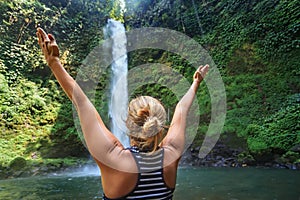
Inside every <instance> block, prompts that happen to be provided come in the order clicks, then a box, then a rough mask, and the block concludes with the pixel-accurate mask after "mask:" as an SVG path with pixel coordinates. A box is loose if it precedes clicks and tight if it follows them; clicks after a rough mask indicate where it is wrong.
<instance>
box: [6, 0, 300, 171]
mask: <svg viewBox="0 0 300 200" xmlns="http://www.w3.org/2000/svg"><path fill="white" fill-rule="evenodd" d="M117 2H118V1H111V0H105V1H104V0H93V1H84V0H72V1H69V0H60V1H46V0H28V1H17V0H2V1H0V13H1V14H0V20H1V24H0V36H1V37H0V46H1V48H2V51H0V130H1V133H0V136H1V137H0V152H1V154H0V155H1V157H0V160H1V161H0V163H1V164H4V165H6V166H8V165H9V163H10V162H11V160H12V159H14V158H16V157H17V156H22V157H23V158H24V159H26V160H32V159H33V158H35V157H37V158H35V159H34V160H35V161H37V162H40V161H41V160H42V159H45V158H46V157H47V158H49V157H51V158H57V157H64V156H67V155H68V154H69V153H70V152H73V153H74V156H78V155H80V153H79V152H80V151H81V152H83V151H84V150H83V148H82V145H81V141H80V140H79V139H78V137H77V130H76V129H75V127H74V120H73V117H72V105H71V103H70V102H69V100H68V99H67V97H66V96H65V95H64V94H63V92H62V91H61V90H60V89H58V87H59V86H58V84H57V82H56V81H54V80H53V76H52V75H51V73H50V70H49V69H48V68H47V67H46V65H45V62H44V61H43V57H42V55H41V52H40V49H39V47H38V45H37V41H36V36H35V32H36V27H37V26H39V25H40V26H41V27H42V28H44V29H45V30H46V31H47V32H51V33H53V34H54V36H55V37H56V39H57V41H58V44H59V46H60V49H61V52H62V54H61V55H62V56H61V60H62V63H63V64H64V66H65V68H66V69H67V71H68V72H69V73H70V74H71V75H72V76H73V77H75V76H76V74H77V70H78V68H79V67H80V66H81V64H82V60H84V58H85V57H86V56H87V55H88V54H89V52H90V51H91V50H92V49H93V48H94V47H95V46H97V45H98V44H99V42H100V41H101V40H102V39H103V34H102V28H103V27H104V25H105V24H106V19H107V18H108V17H113V18H115V19H120V20H123V19H124V21H125V23H126V26H127V28H128V29H132V28H138V27H144V26H153V27H165V28H170V29H174V30H178V31H180V32H182V33H184V34H187V35H188V36H190V37H192V38H193V39H195V40H196V41H198V42H199V43H200V44H202V45H203V47H204V48H205V49H207V50H208V51H209V53H210V55H211V56H212V57H213V59H214V62H215V63H216V64H217V65H218V67H219V69H220V71H221V74H222V76H223V80H224V83H225V87H226V92H227V105H228V112H227V119H226V123H225V127H224V132H225V133H230V134H236V135H237V136H238V137H243V138H245V140H247V144H248V148H249V150H250V151H251V152H252V153H268V152H273V151H276V152H277V153H278V152H279V153H281V154H283V155H285V156H283V158H284V159H285V158H286V159H291V160H295V159H297V156H298V155H296V154H291V153H286V152H289V151H288V150H289V149H290V148H292V147H293V146H295V145H297V144H299V140H300V139H299V138H300V136H299V126H298V124H299V123H298V121H299V111H298V110H299V101H294V100H290V101H288V102H287V103H285V104H284V105H282V102H284V101H285V100H286V99H287V97H288V96H291V95H293V94H296V93H299V89H300V84H299V75H300V74H299V59H298V57H299V36H298V35H299V27H300V26H299V23H300V21H299V19H300V17H299V12H298V10H299V2H298V1H297V0H290V1H281V0H276V1H268V0H262V1H258V0H254V1H245V0H240V1H236V0H221V1H219V0H205V1H195V6H193V5H192V2H191V1H181V0H174V1H145V2H144V1H133V0H129V1H127V3H128V5H129V6H128V11H127V12H126V13H122V12H121V10H120V4H119V3H117ZM170 11H171V12H170ZM123 14H124V16H123ZM155 62H159V63H161V64H165V65H166V66H168V67H169V68H170V69H172V70H174V71H176V72H178V73H180V74H181V75H182V76H183V79H185V80H186V81H187V82H191V80H192V75H193V73H194V70H195V69H194V68H193V67H191V64H193V63H187V62H185V61H184V59H182V58H181V57H179V56H178V55H174V54H172V53H169V52H163V51H161V50H155V49H151V50H147V51H143V50H141V51H136V52H133V53H130V55H129V67H130V68H129V69H133V67H134V66H138V65H140V64H144V63H155ZM167 73H168V72H167V71H161V72H157V71H156V72H155V73H154V71H153V72H152V71H151V72H149V74H154V75H153V77H152V78H153V79H154V80H155V81H156V82H155V83H150V84H145V85H143V86H140V87H138V88H135V91H134V92H133V93H132V97H135V96H137V95H151V96H154V97H157V98H159V99H160V100H161V101H162V102H163V104H164V105H165V107H166V108H167V110H168V111H169V116H172V114H173V111H174V108H175V105H176V103H177V101H178V100H179V99H178V97H176V96H175V94H174V91H173V89H174V88H172V89H170V88H168V87H166V86H165V85H164V83H165V82H166V81H167V82H169V83H171V85H177V82H175V80H170V79H168V78H167V76H164V75H165V74H167ZM109 76H110V74H109V73H107V74H105V75H103V77H101V78H100V80H99V84H98V88H97V92H96V97H97V98H96V99H97V101H95V102H94V103H95V105H96V107H97V109H98V111H99V112H100V113H101V114H103V115H106V113H107V107H108V106H107V101H106V99H105V96H106V95H107V94H105V92H106V91H107V90H106V89H107V85H108V82H109ZM139 78H140V79H143V77H136V81H139ZM140 81H143V80H140ZM175 89H177V90H179V91H185V90H186V88H185V87H183V86H182V85H180V84H179V86H178V88H175ZM297 98H298V97H294V98H292V99H297ZM103 99H105V100H104V101H102V100H103ZM197 99H198V103H199V107H200V108H201V109H200V110H199V111H198V113H197V114H199V115H200V121H201V122H200V126H199V128H198V130H197V132H198V133H199V134H198V135H197V137H196V141H195V142H194V144H195V145H194V146H197V145H200V144H201V140H202V139H203V134H204V133H205V132H206V131H207V125H208V123H209V122H210V106H211V105H210V97H209V93H208V91H207V88H206V87H205V85H204V84H202V86H201V88H200V91H199V92H198V93H197ZM104 121H105V123H107V124H108V119H107V118H105V117H104ZM194 131H196V130H194ZM75 150H76V151H75ZM245 151H247V149H245ZM244 156H245V157H247V156H250V155H248V154H247V155H246V154H245V155H244ZM241 157H243V155H241ZM292 158H293V159H292ZM294 158H295V159H294ZM249 160H252V157H251V156H250V157H249ZM45 162H46V161H45ZM49 162H54V161H53V160H49ZM57 165H60V164H57Z"/></svg>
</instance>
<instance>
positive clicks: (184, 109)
mask: <svg viewBox="0 0 300 200" xmlns="http://www.w3.org/2000/svg"><path fill="white" fill-rule="evenodd" d="M208 69H209V65H205V66H202V65H201V66H200V67H199V68H198V69H197V70H196V72H195V73H194V76H193V83H192V85H191V87H190V88H189V90H188V91H187V93H186V94H185V95H184V96H183V97H182V98H181V100H180V101H179V102H178V104H177V105H176V109H175V112H174V115H173V118H172V121H171V125H170V128H169V131H168V133H167V135H166V137H165V138H164V140H163V141H162V143H161V146H163V147H164V148H166V149H167V151H170V152H171V154H172V158H170V160H173V161H174V159H176V160H177V159H179V158H180V156H181V153H182V152H183V150H184V144H185V129H186V118H187V115H188V112H189V109H190V107H191V105H192V103H193V100H194V98H195V95H196V92H197V90H198V87H199V85H200V83H201V82H202V80H203V78H204V77H205V75H206V74H207V72H208Z"/></svg>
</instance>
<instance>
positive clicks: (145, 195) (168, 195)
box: [126, 149, 173, 200]
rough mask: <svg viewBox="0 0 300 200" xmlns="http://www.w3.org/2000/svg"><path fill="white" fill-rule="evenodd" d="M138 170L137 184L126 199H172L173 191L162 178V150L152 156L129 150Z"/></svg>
mask: <svg viewBox="0 0 300 200" xmlns="http://www.w3.org/2000/svg"><path fill="white" fill-rule="evenodd" d="M131 152H132V154H133V156H134V158H135V160H136V162H137V166H138V168H139V172H140V173H139V182H138V184H137V186H136V188H135V190H134V191H133V192H131V193H130V194H129V195H128V196H127V197H126V199H161V200H169V199H172V197H173V190H172V189H170V188H168V187H167V186H166V184H165V181H164V178H163V158H164V150H163V149H159V150H158V151H156V152H155V153H153V154H149V153H143V152H140V153H139V152H138V151H137V150H135V149H134V150H131Z"/></svg>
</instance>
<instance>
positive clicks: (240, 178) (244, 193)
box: [0, 168, 300, 200]
mask: <svg viewBox="0 0 300 200" xmlns="http://www.w3.org/2000/svg"><path fill="white" fill-rule="evenodd" d="M101 195H102V191H101V182H100V179H99V176H97V175H95V174H86V173H68V174H60V175H49V176H47V177H31V178H18V179H9V180H0V199H1V200H10V199H22V200H23V199H24V200H25V199H32V200H33V199H34V200H37V199H51V200H52V199H60V200H61V199H101ZM174 199H175V200H223V199H224V200H227V199H228V200H260V199H262V200H269V199H270V200H281V199H282V200H299V199H300V171H292V170H284V169H257V168H237V169H233V168H180V169H179V170H178V179H177V187H176V191H175V194H174Z"/></svg>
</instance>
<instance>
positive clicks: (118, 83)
mask: <svg viewBox="0 0 300 200" xmlns="http://www.w3.org/2000/svg"><path fill="white" fill-rule="evenodd" d="M104 33H105V35H106V37H107V38H111V39H112V44H111V49H112V50H111V51H112V58H113V63H112V64H111V69H112V78H111V90H110V103H109V116H110V119H111V131H112V133H113V134H114V135H115V136H116V137H117V138H118V139H119V140H120V141H121V143H122V144H123V145H124V146H125V147H128V146H129V139H128V136H127V135H126V125H125V119H126V116H127V106H128V88H127V73H128V64H127V49H126V44H127V39H126V34H125V27H124V25H123V24H122V23H121V22H119V21H115V20H112V19H109V20H108V23H107V26H106V27H105V29H104Z"/></svg>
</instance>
